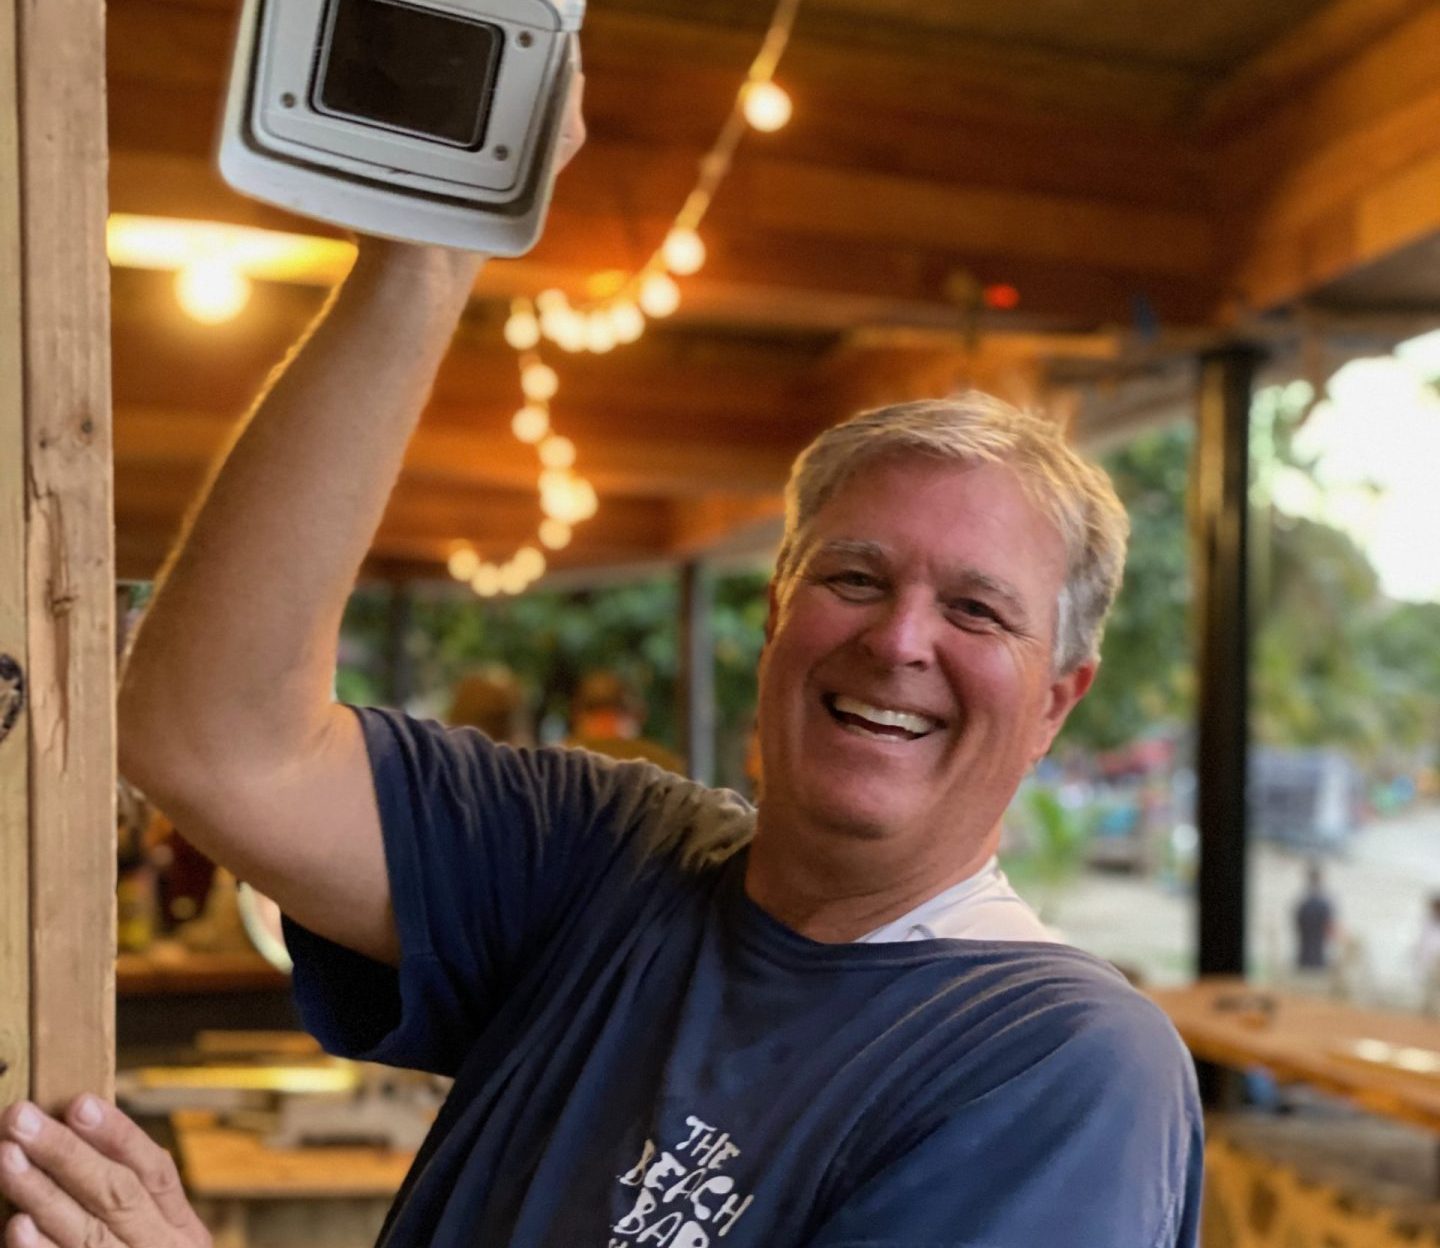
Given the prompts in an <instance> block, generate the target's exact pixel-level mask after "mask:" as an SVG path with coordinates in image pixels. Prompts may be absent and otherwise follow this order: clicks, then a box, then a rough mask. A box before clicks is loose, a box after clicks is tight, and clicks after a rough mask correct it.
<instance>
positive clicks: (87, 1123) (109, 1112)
mask: <svg viewBox="0 0 1440 1248" xmlns="http://www.w3.org/2000/svg"><path fill="white" fill-rule="evenodd" d="M65 1121H66V1122H68V1123H69V1124H70V1126H71V1127H73V1128H74V1130H75V1132H76V1134H77V1135H79V1136H80V1137H81V1138H82V1139H83V1140H85V1141H86V1142H87V1143H88V1144H90V1145H91V1146H92V1147H93V1148H94V1149H95V1150H96V1151H97V1152H99V1153H102V1154H103V1155H104V1156H106V1157H108V1158H109V1159H110V1160H111V1161H115V1162H119V1163H120V1165H122V1166H124V1167H126V1168H127V1169H129V1170H133V1171H134V1172H135V1175H136V1176H137V1177H138V1178H139V1180H140V1184H141V1186H142V1187H144V1189H145V1190H146V1191H147V1192H148V1193H149V1194H150V1198H151V1199H152V1200H153V1201H154V1202H155V1204H156V1207H157V1208H158V1209H159V1210H160V1212H161V1213H162V1214H163V1215H164V1217H165V1220H166V1221H167V1222H169V1223H170V1225H171V1226H173V1227H175V1228H176V1229H177V1230H180V1231H183V1232H185V1233H186V1235H187V1237H190V1238H195V1239H196V1242H202V1241H201V1240H200V1238H199V1237H200V1236H203V1235H204V1234H205V1227H204V1224H203V1223H202V1222H201V1221H200V1218H199V1216H198V1215H197V1214H196V1212H195V1210H194V1209H192V1208H191V1207H190V1202H189V1201H188V1200H186V1199H185V1191H184V1188H183V1187H182V1186H181V1184H180V1171H179V1170H178V1169H176V1166H175V1159H174V1158H173V1157H171V1156H170V1154H169V1153H168V1152H166V1151H165V1150H164V1149H163V1148H161V1147H160V1146H159V1145H158V1144H156V1143H155V1141H154V1140H152V1139H151V1138H150V1137H149V1136H148V1135H146V1134H145V1132H144V1131H142V1130H141V1129H140V1126H139V1124H138V1123H136V1122H135V1121H134V1120H133V1119H131V1118H129V1117H128V1116H126V1115H125V1114H123V1113H121V1112H120V1111H119V1110H118V1109H116V1108H115V1107H114V1106H113V1105H107V1104H105V1102H103V1101H101V1100H100V1099H99V1098H98V1097H94V1096H88V1095H87V1096H80V1097H77V1098H76V1099H75V1100H74V1101H72V1102H71V1104H70V1107H69V1108H68V1109H67V1110H66V1111H65Z"/></svg>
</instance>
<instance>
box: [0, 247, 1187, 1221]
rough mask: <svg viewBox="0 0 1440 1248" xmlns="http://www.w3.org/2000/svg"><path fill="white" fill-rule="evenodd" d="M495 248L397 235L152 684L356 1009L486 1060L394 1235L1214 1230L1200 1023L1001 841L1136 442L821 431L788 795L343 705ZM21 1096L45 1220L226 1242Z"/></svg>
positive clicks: (156, 623)
mask: <svg viewBox="0 0 1440 1248" xmlns="http://www.w3.org/2000/svg"><path fill="white" fill-rule="evenodd" d="M475 263H476V262H474V261H466V260H464V259H463V258H460V257H455V256H450V255H446V254H444V253H437V252H426V251H421V250H418V249H410V248H404V247H397V246H386V245H368V246H367V247H365V248H364V249H362V253H361V258H360V261H359V263H358V264H357V267H356V271H355V274H354V275H352V277H351V279H350V280H349V281H348V282H347V284H346V287H345V289H344V290H343V291H342V293H341V295H340V297H339V299H338V301H337V302H336V304H335V306H334V307H333V309H332V310H331V312H330V314H329V316H328V318H327V319H326V320H325V321H324V322H323V323H322V325H321V326H320V327H319V328H318V329H317V331H316V332H315V334H314V335H313V337H312V338H311V339H310V341H309V342H308V344H307V345H306V346H305V347H304V349H303V350H302V351H301V352H300V353H299V354H298V355H297V357H296V358H295V359H294V360H293V361H292V362H291V364H290V365H289V367H288V368H287V369H286V370H285V372H284V373H283V374H282V375H281V376H280V378H279V379H278V380H277V382H276V383H275V384H274V386H273V387H272V389H271V390H270V393H269V394H268V395H267V396H266V398H265V400H264V401H263V402H262V404H261V405H260V408H259V409H258V411H257V413H256V415H255V417H254V419H253V420H252V422H251V424H250V426H249V428H248V429H247V431H246V433H245V435H244V436H243V437H242V439H241V440H240V442H239V443H238V444H237V446H236V448H235V450H234V452H232V454H231V456H230V459H229V461H228V463H227V464H226V466H225V468H224V469H223V471H222V472H221V474H220V476H219V477H218V479H217V482H216V485H215V486H214V488H213V490H212V491H211V494H210V497H209V499H208V501H207V503H206V505H205V507H204V509H203V510H202V512H201V513H200V515H199V517H198V519H197V521H196V524H195V526H194V529H193V532H192V533H191V535H190V537H189V539H188V542H187V544H186V546H185V548H184V550H183V551H182V552H181V554H180V556H179V558H178V560H177V561H176V563H175V566H174V569H173V571H172V572H171V573H170V575H169V577H168V579H167V580H166V582H165V583H164V585H163V586H162V587H161V589H160V591H159V593H158V595H157V598H156V601H155V604H154V606H153V608H152V610H151V613H150V618H149V619H148V620H147V622H146V624H145V625H144V627H143V629H142V631H141V633H140V637H139V641H138V643H137V646H136V649H135V652H134V654H133V656H132V659H131V662H130V665H129V669H128V672H127V677H126V681H125V685H124V690H123V694H122V702H121V730H122V742H123V749H124V758H123V761H124V763H125V765H126V769H127V771H128V773H129V774H130V775H131V776H132V778H134V779H135V780H137V781H138V782H139V783H140V784H141V785H142V786H143V787H144V788H145V789H146V790H147V791H148V792H149V793H150V795H151V796H152V797H153V798H155V799H156V800H157V801H159V802H160V804H161V805H162V806H164V808H165V809H166V810H167V811H168V812H169V813H170V814H171V815H172V817H174V818H175V819H176V821H177V822H178V823H180V824H181V825H182V826H184V827H185V828H186V831H187V834H188V835H190V836H191V837H192V839H194V840H195V841H196V842H197V843H198V844H200V845H201V846H202V847H204V848H206V849H207V850H208V851H209V852H210V853H211V854H212V855H213V856H214V857H215V858H216V859H218V860H219V861H221V862H223V863H225V864H226V865H228V866H230V867H231V868H232V869H234V870H235V871H236V872H237V874H239V875H241V876H242V877H245V878H248V879H250V880H252V881H253V882H254V883H255V884H256V885H257V886H258V887H259V888H261V889H262V890H263V891H264V892H266V893H267V894H269V895H271V896H273V897H274V898H276V900H277V901H279V902H280V903H281V905H282V906H283V907H284V909H285V910H286V912H287V914H288V915H289V916H290V923H289V938H290V944H291V949H292V952H293V953H294V955H295V958H296V992H297V995H298V998H299V1001H300V1004H301V1008H302V1011H303V1013H304V1015H305V1017H306V1019H307V1021H308V1023H309V1025H310V1026H311V1027H312V1028H313V1029H314V1030H315V1031H316V1032H317V1034H318V1035H319V1036H320V1037H321V1038H322V1040H324V1042H325V1043H326V1045H327V1046H328V1047H330V1048H331V1049H332V1050H334V1051H336V1052H341V1053H346V1054H350V1055H354V1056H361V1057H366V1058H369V1059H372V1060H376V1061H382V1062H391V1063H395V1064H401V1065H407V1066H416V1067H421V1068H424V1069H428V1070H432V1071H436V1072H440V1073H444V1074H447V1075H453V1076H454V1077H455V1085H454V1089H453V1091H452V1093H451V1095H450V1098H449V1100H448V1102H447V1104H446V1106H445V1108H444V1110H443V1111H442V1113H441V1114H440V1117H439V1119H438V1121H437V1122H436V1124H435V1127H434V1129H433V1131H432V1132H431V1134H430V1137H429V1139H428V1140H427V1141H426V1143H425V1146H424V1148H423V1149H422V1151H421V1153H420V1155H419V1157H418V1158H417V1160H416V1163H415V1166H414V1168H413V1169H412V1171H411V1173H410V1175H409V1177H408V1179H407V1181H406V1183H405V1186H404V1188H403V1190H402V1191H401V1193H400V1194H399V1197H398V1198H397V1200H396V1203H395V1206H394V1208H393V1210H392V1213H391V1216H390V1219H389V1221H388V1222H387V1225H386V1229H385V1232H384V1234H383V1237H382V1243H383V1244H385V1245H387V1246H388V1248H402V1246H403V1248H462V1246H463V1248H722V1246H723V1248H1172V1246H1180V1248H1189V1246H1190V1245H1193V1244H1194V1243H1195V1240H1196V1235H1197V1223H1198V1204H1199V1194H1200V1186H1199V1168H1200V1159H1201V1140H1200V1121H1199V1112H1198V1108H1197V1104H1196V1098H1195V1093H1194V1086H1193V1076H1192V1072H1191V1070H1190V1065H1189V1061H1188V1058H1187V1056H1186V1054H1185V1052H1184V1050H1183V1048H1182V1047H1181V1045H1180V1043H1179V1041H1178V1039H1177V1037H1176V1036H1175V1034H1174V1032H1173V1031H1172V1030H1171V1028H1170V1027H1169V1025H1168V1023H1167V1022H1166V1021H1165V1019H1164V1017H1163V1016H1162V1015H1161V1014H1160V1013H1159V1012H1158V1011H1157V1010H1156V1009H1154V1008H1153V1007H1152V1006H1151V1005H1150V1004H1149V1003H1148V1002H1147V1001H1146V1000H1145V999H1144V998H1143V997H1141V996H1140V995H1139V994H1137V993H1135V992H1134V991H1133V990H1132V989H1131V988H1130V987H1129V986H1128V985H1127V984H1126V983H1125V982H1124V980H1123V979H1122V978H1121V977H1120V976H1119V975H1118V974H1117V973H1116V972H1115V971H1114V970H1113V969H1112V968H1110V967H1109V966H1107V965H1106V964H1104V963H1102V962H1100V961H1099V960H1097V959H1095V958H1093V957H1091V956H1089V955H1087V954H1085V953H1082V952H1080V951H1078V950H1075V949H1072V948H1069V947H1067V946H1065V945H1062V944H1060V943H1058V942H1056V941H1055V940H1054V939H1053V938H1052V937H1051V936H1050V934H1049V933H1048V932H1047V931H1046V930H1045V929H1044V928H1043V926H1042V925H1041V924H1040V923H1039V921H1038V920H1037V919H1036V918H1035V916H1034V915H1033V914H1032V913H1031V912H1030V911H1029V909H1028V908H1027V907H1026V906H1025V904H1024V903H1023V902H1022V901H1021V900H1020V899H1019V898H1018V897H1017V896H1016V895H1015V894H1014V893H1013V891H1012V890H1011V889H1010V888H1009V885H1008V884H1007V883H1006V881H1005V878H1004V876H1003V874H1002V873H1001V872H1000V870H999V868H998V867H997V865H996V862H995V852H996V847H997V843H998V840H999V834H1000V825H1001V818H1002V814H1003V812H1004V810H1005V808H1006V805H1007V804H1008V803H1009V801H1010V799H1011V798H1012V796H1013V795H1014V793H1015V790H1016V786H1017V785H1018V784H1019V782H1020V780H1021V778H1022V776H1023V775H1024V774H1025V772H1026V771H1027V769H1029V768H1030V767H1031V766H1032V765H1033V764H1034V763H1035V762H1036V760H1038V759H1039V758H1041V757H1042V756H1043V755H1044V754H1045V752H1046V750H1047V749H1048V748H1049V746H1050V743H1051V741H1052V740H1053V738H1054V736H1055V734H1056V732H1058V731H1059V729H1060V727H1061V725H1062V724H1063V723H1064V721H1065V717H1066V715H1067V714H1068V712H1069V711H1070V709H1071V708H1072V707H1073V706H1074V705H1075V703H1076V702H1077V701H1078V700H1079V698H1080V697H1081V696H1083V694H1084V693H1085V691H1086V689H1087V688H1088V687H1089V685H1090V683H1091V681H1092V680H1093V678H1094V676H1095V671H1096V663H1097V654H1098V642H1099V636H1100V631H1101V626H1102V621H1103V618H1104V616H1105V613H1106V611H1107V610H1108V608H1109V605H1110V602H1111V600H1112V599H1113V596H1114V593H1115V590H1116V587H1117V585H1118V583H1119V579H1120V569H1121V564H1122V561H1123V550H1124V543H1125V536H1126V522H1125V517H1124V513H1123V511H1122V510H1121V508H1120V506H1119V504H1118V502H1117V500H1116V498H1115V496H1114V493H1113V491H1112V490H1111V488H1110V486H1109V483H1108V482H1107V481H1106V480H1105V478H1104V476H1103V474H1101V473H1100V472H1099V471H1098V470H1097V469H1095V468H1094V467H1092V466H1090V465H1088V464H1086V463H1085V462H1084V461H1082V460H1081V459H1080V458H1078V457H1077V456H1076V455H1075V454H1074V453H1073V452H1072V451H1071V449H1070V448H1069V447H1068V446H1067V445H1066V444H1065V442H1064V440H1063V438H1062V437H1061V435H1060V434H1059V433H1058V432H1057V431H1056V430H1055V428H1054V427H1052V426H1051V425H1050V424H1049V423H1047V422H1046V421H1044V420H1041V419H1038V418H1035V417H1032V416H1028V415H1025V414H1023V413H1021V412H1018V411H1015V410H1014V409H1011V408H1009V407H1006V406H1005V405H1003V404H1001V403H998V402H996V401H995V400H992V399H989V398H986V397H985V396H980V395H970V396H965V397H962V398H959V399H956V400H953V401H944V402H935V403H924V404H909V405H905V406H901V407H896V408H890V409H885V410H881V411H878V412H873V413H868V414H865V415H862V416H860V417H858V418H856V419H855V420H852V421H850V422H848V423H846V424H844V425H841V426H838V427H836V428H835V429H832V430H830V431H828V432H827V433H825V434H824V435H822V436H821V437H820V438H819V439H818V440H817V442H816V443H815V444H814V445H813V446H812V447H811V448H810V449H809V450H808V451H807V452H806V453H805V454H804V455H803V456H802V457H801V459H800V461H799V463H798V464H797V468H796V472H795V475H794V477H793V479H792V481H791V483H790V486H789V489H788V495H787V503H788V506H787V524H786V533H785V538H784V544H783V547H782V549H781V552H780V556H779V561H778V565H777V569H776V574H775V578H774V583H773V586H772V589H771V597H770V614H769V622H768V626H767V642H766V645H765V650H764V655H763V659H762V664H761V671H760V719H759V733H760V744H761V753H762V757H763V765H764V793H763V798H762V800H761V803H760V806H759V809H758V811H752V810H750V809H749V808H748V807H746V806H745V805H744V804H743V803H741V802H740V801H739V800H738V799H736V798H734V797H733V796H732V795H729V794H725V793H722V792H716V791H712V790H708V789H705V788H703V787H701V786H699V785H696V784H693V783H691V782H689V781H687V780H684V779H683V778H681V777H678V776H674V775H671V774H669V773H667V772H664V771H661V770H660V769H658V768H656V767H654V766H652V765H650V764H648V763H644V762H628V763H624V762H615V761H613V760H609V759H604V758H601V757H599V756H597V755H594V754H590V753H587V752H585V751H580V750H555V749H541V750H514V749H511V748H509V747H505V746H498V745H496V744H494V743H492V742H490V741H489V740H487V739H486V738H485V737H483V736H482V735H481V734H479V733H478V732H476V731H474V730H470V729H445V728H442V727H440V726H439V725H436V724H433V723H427V722H422V721H418V720H414V719H411V718H408V717H406V716H404V715H402V714H399V713H397V712H394V711H381V710H358V709H353V708H348V707H341V706H336V705H334V704H333V702H332V700H331V697H330V687H331V676H332V673H333V667H334V661H335V647H336V634H337V631H338V626H339V620H340V615H341V611H342V610H343V607H344V602H345V598H346V595H347V592H348V589H349V587H350V584H351V582H352V580H353V578H354V576H355V574H356V571H357V569H358V567H359V565H360V561H361V559H362V558H363V556H364V553H365V550H366V547H367V546H368V543H369V541H370V538H371V536H372V535H373V532H374V529H375V526H376V525H377V524H378V522H379V519H380V515H381V513H382V511H383V508H384V505H385V500H386V497H387V495H388V492H389V490H390V488H391V487H392V486H393V483H394V480H395V477H396V474H397V473H398V471H399V467H400V463H401V459H402V456H403V451H404V446H405V441H406V439H407V437H408V436H409V433H410V431H411V430H412V429H413V427H414V423H415V421H416V419H418V413H419V411H420V408H421V406H422V405H423V401H424V397H425V394H426V391H427V388H428V386H429V385H430V382H431V380H432V379H433V375H434V371H435V368H436V366H437V364H438V361H439V359H440V356H441V353H442V352H443V349H444V345H445V343H446V341H447V340H448V337H449V334H450V332H451V330H452V329H453V326H454V322H455V318H456V317H457V316H458V314H459V310H460V308H461V307H462V306H463V304H464V300H465V295H466V294H467V292H468V290H469V288H470V284H471V282H472V281H473V277H474V265H475ZM397 325H405V326H408V327H410V328H409V331H408V338H407V341H406V342H405V343H404V344H403V347H402V345H401V344H398V343H397V342H396V331H395V326H397ZM297 533H303V534H305V535H306V540H305V541H304V542H297V541H295V538H294V535H295V534H297ZM261 587H263V592H260V590H261ZM236 602H244V603H245V604H246V607H245V610H244V611H243V612H240V611H235V610H233V609H232V604H234V603H236ZM92 1110H93V1111H94V1114H93V1116H94V1119H95V1120H94V1121H93V1122H87V1121H86V1120H85V1117H86V1113H88V1112H89V1111H92ZM82 1111H85V1112H82ZM3 1129H4V1131H5V1133H6V1135H7V1137H8V1142H6V1143H4V1144H0V1189H3V1191H4V1192H5V1193H6V1194H7V1195H8V1196H9V1197H10V1198H11V1199H12V1200H13V1201H15V1203H16V1204H17V1206H18V1207H20V1208H21V1209H23V1210H25V1214H24V1216H23V1218H22V1219H18V1220H17V1222H16V1223H15V1225H13V1226H12V1228H11V1231H10V1235H11V1238H10V1240H8V1241H7V1242H8V1243H10V1244H12V1245H24V1246H26V1248H29V1246H38V1248H47V1246H48V1245H51V1244H58V1245H61V1246H62V1248H68V1246H69V1245H72V1244H73V1245H81V1244H93V1243H120V1244H125V1245H131V1246H133V1248H140V1246H141V1245H144V1246H145V1248H154V1246H155V1245H191V1244H198V1243H200V1242H202V1239H201V1238H198V1237H199V1236H201V1235H202V1233H201V1232H200V1231H199V1229H198V1226H197V1224H196V1223H195V1221H194V1219H193V1215H191V1214H189V1212H188V1210H187V1208H186V1207H185V1206H184V1203H183V1201H182V1200H180V1199H179V1198H178V1197H177V1195H176V1192H175V1187H174V1173H173V1168H172V1167H169V1166H168V1162H167V1159H164V1158H163V1155H161V1154H159V1153H158V1150H154V1149H153V1148H152V1147H151V1146H149V1145H148V1144H147V1143H146V1142H145V1141H144V1140H143V1137H141V1136H140V1135H139V1133H138V1132H136V1131H135V1130H134V1129H133V1127H132V1126H131V1124H129V1123H128V1121H127V1120H126V1119H125V1118H124V1117H123V1116H122V1115H120V1114H118V1113H117V1112H116V1111H114V1110H113V1109H111V1108H109V1107H103V1106H100V1105H99V1104H98V1103H95V1102H93V1101H87V1102H86V1103H85V1104H84V1105H83V1106H82V1105H79V1104H77V1105H76V1106H72V1107H71V1110H70V1111H69V1114H68V1116H67V1118H66V1120H65V1121H64V1122H60V1121H56V1120H54V1119H51V1118H49V1117H47V1116H45V1115H42V1114H40V1113H38V1111H37V1110H36V1109H35V1107H33V1106H24V1107H20V1108H19V1109H17V1110H14V1111H12V1112H10V1113H9V1114H7V1116H6V1118H5V1120H4V1123H3ZM17 1228H18V1229H17ZM107 1235H108V1236H110V1237H111V1238H108V1239H107V1238H105V1236H107Z"/></svg>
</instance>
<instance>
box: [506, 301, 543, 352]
mask: <svg viewBox="0 0 1440 1248" xmlns="http://www.w3.org/2000/svg"><path fill="white" fill-rule="evenodd" d="M505 341H506V342H508V343H509V344H510V345H511V346H512V347H514V348H515V350H517V351H529V350H530V348H531V347H533V346H535V344H536V343H538V342H539V341H540V322H539V321H537V320H536V319H535V314H534V313H533V312H531V311H530V310H529V309H528V308H526V309H517V310H516V311H514V312H512V313H510V318H509V320H507V321H506V322H505Z"/></svg>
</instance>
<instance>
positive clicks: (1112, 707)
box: [1060, 424, 1194, 750]
mask: <svg viewBox="0 0 1440 1248" xmlns="http://www.w3.org/2000/svg"><path fill="white" fill-rule="evenodd" d="M1193 441H1194V435H1193V432H1192V430H1191V427H1190V426H1189V425H1188V424H1177V425H1170V426H1167V427H1165V428H1162V429H1155V430H1151V431H1149V432H1147V433H1143V434H1141V435H1139V436H1138V437H1136V438H1133V439H1132V440H1131V441H1130V442H1128V443H1126V445H1125V446H1124V447H1123V448H1121V449H1120V450H1118V451H1116V452H1115V453H1113V454H1111V455H1109V456H1106V457H1105V458H1104V459H1103V460H1102V463H1103V464H1104V467H1105V469H1106V471H1107V472H1109V474H1110V477H1111V479H1112V480H1113V481H1114V482H1115V489H1116V492H1117V493H1118V494H1119V495H1120V500H1121V501H1122V502H1123V503H1124V504H1125V510H1126V511H1127V512H1128V513H1129V516H1130V525H1131V535H1130V550H1129V555H1128V557H1127V559H1126V562H1125V582H1124V584H1123V585H1122V586H1121V589H1120V594H1119V596H1118V597H1117V599H1116V602H1115V608H1114V610H1113V612H1112V613H1111V616H1110V622H1109V624H1108V626H1107V627H1106V630H1105V639H1104V642H1103V644H1102V646H1101V652H1100V653H1101V662H1100V675H1099V677H1098V678H1097V679H1096V682H1095V684H1094V686H1092V688H1091V690H1090V692H1089V694H1087V695H1086V697H1085V698H1084V699H1083V700H1082V701H1081V703H1080V704H1079V705H1078V706H1077V707H1076V708H1075V710H1074V711H1073V712H1072V713H1071V715H1070V719H1069V721H1068V722H1067V723H1066V725H1065V729H1064V733H1063V735H1062V737H1061V743H1060V748H1062V749H1064V748H1074V749H1083V750H1108V749H1114V748H1115V747H1117V746H1120V745H1124V744H1126V743H1127V742H1130V741H1134V740H1136V739H1138V738H1141V737H1146V736H1152V735H1154V734H1155V733H1156V732H1160V731H1167V730H1174V729H1176V728H1178V727H1179V726H1181V725H1182V724H1184V723H1185V721H1186V720H1187V719H1188V717H1189V715H1190V707H1191V689H1192V683H1193V682H1192V679H1191V672H1192V667H1193V665H1192V662H1191V657H1190V625H1189V611H1190V560H1189V552H1188V548H1187V545H1186V540H1187V539H1186V521H1185V496H1186V488H1187V481H1188V477H1189V471H1190V448H1191V445H1192V443H1193Z"/></svg>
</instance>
